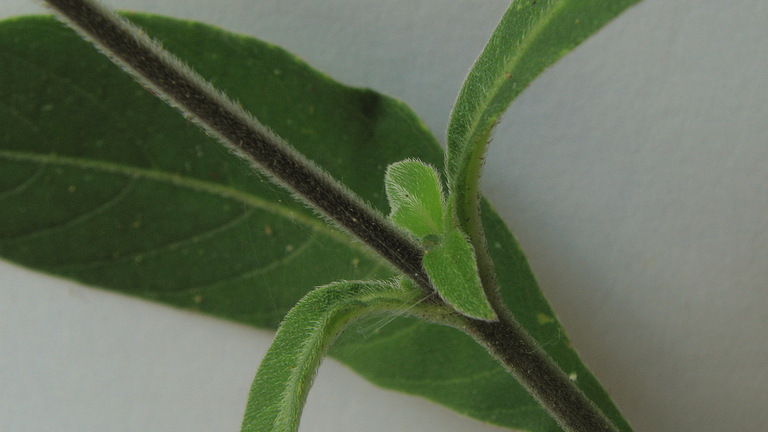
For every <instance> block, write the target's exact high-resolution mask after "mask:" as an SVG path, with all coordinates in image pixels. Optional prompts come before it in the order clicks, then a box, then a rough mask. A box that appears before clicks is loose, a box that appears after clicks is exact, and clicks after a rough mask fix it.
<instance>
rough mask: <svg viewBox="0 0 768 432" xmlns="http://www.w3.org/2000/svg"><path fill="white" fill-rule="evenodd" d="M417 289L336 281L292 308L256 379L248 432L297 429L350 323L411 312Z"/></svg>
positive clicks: (244, 428) (245, 421) (245, 431)
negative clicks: (315, 382) (321, 372)
mask: <svg viewBox="0 0 768 432" xmlns="http://www.w3.org/2000/svg"><path fill="white" fill-rule="evenodd" d="M416 293H417V291H412V290H408V289H406V288H404V286H403V285H401V284H399V283H397V282H392V281H368V282H336V283H332V284H329V285H326V286H323V287H319V288H317V289H315V290H313V291H311V292H310V293H309V294H307V295H306V296H305V297H304V298H302V299H301V301H299V303H298V304H297V305H296V306H295V307H294V308H293V309H291V310H290V312H288V315H286V316H285V319H284V320H283V322H282V324H280V328H279V329H278V330H277V334H276V335H275V340H274V342H273V343H272V346H271V347H270V348H269V351H267V354H266V356H265V357H264V360H262V362H261V365H260V366H259V370H258V372H257V373H256V378H255V379H254V380H253V385H252V386H251V392H250V395H249V397H248V404H247V406H246V410H245V417H244V418H243V425H242V429H241V430H242V431H243V432H292V431H296V430H297V429H298V426H299V419H300V417H301V411H302V409H303V407H304V402H305V401H306V399H307V393H308V392H309V388H310V387H311V386H312V381H313V380H314V377H315V373H316V372H317V368H318V367H319V366H320V362H321V361H322V359H323V357H324V356H325V354H326V352H327V351H328V348H329V347H330V345H331V344H332V343H333V341H334V340H335V339H336V337H337V336H338V335H339V334H340V333H341V332H342V331H343V330H344V328H345V327H346V326H347V325H349V323H350V322H351V321H353V320H355V319H357V318H359V317H361V316H363V315H370V314H375V313H381V312H384V311H398V310H405V309H408V308H410V307H411V306H413V305H414V304H415V303H417V302H418V300H417V298H416Z"/></svg>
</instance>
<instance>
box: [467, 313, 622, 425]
mask: <svg viewBox="0 0 768 432" xmlns="http://www.w3.org/2000/svg"><path fill="white" fill-rule="evenodd" d="M505 312H506V311H505ZM497 314H498V315H499V321H492V322H489V321H482V320H474V319H466V320H465V324H464V327H463V328H462V330H464V331H465V332H466V333H468V334H469V335H471V336H472V337H474V338H475V340H476V341H478V342H479V343H480V344H481V345H483V346H484V347H485V348H486V349H487V350H488V351H489V352H490V353H491V354H492V355H493V356H494V357H495V358H496V359H497V360H498V361H499V362H500V363H501V364H502V365H503V366H504V368H505V369H507V371H509V373H511V374H512V375H513V376H514V377H515V378H516V379H517V380H518V381H519V382H520V383H521V384H522V385H523V387H525V389H526V390H528V392H529V393H530V394H531V395H532V396H533V397H534V398H536V400H538V401H539V403H540V404H541V405H542V406H543V407H544V408H545V409H546V410H547V411H548V412H549V413H550V415H552V417H553V418H554V419H555V420H556V421H557V422H558V423H559V424H560V426H561V427H562V428H563V429H564V430H566V431H573V432H586V431H589V432H618V431H619V429H618V428H617V427H616V426H615V425H614V424H613V423H612V422H611V421H610V420H609V419H608V418H607V417H606V416H605V414H603V413H602V411H600V409H599V408H598V407H597V406H595V404H594V403H593V402H592V401H591V400H590V399H589V398H588V397H587V396H586V395H585V394H584V392H582V391H581V389H579V388H578V386H576V384H575V383H574V382H573V381H571V380H570V379H568V377H567V376H566V375H565V373H564V372H563V371H562V370H561V369H560V367H559V366H558V365H557V364H556V363H555V362H554V360H552V359H551V358H550V357H549V355H548V354H547V353H546V352H545V351H544V349H543V348H541V347H540V346H539V345H538V344H537V343H536V341H535V340H534V339H533V338H532V337H531V336H530V335H529V334H528V332H526V331H525V330H524V329H523V328H522V327H521V326H520V325H519V324H518V323H517V322H516V321H515V320H514V319H512V317H511V316H509V314H508V313H506V314H505V313H499V311H497Z"/></svg>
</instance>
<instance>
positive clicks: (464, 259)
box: [424, 229, 497, 321]
mask: <svg viewBox="0 0 768 432" xmlns="http://www.w3.org/2000/svg"><path fill="white" fill-rule="evenodd" d="M424 268H425V269H426V270H427V274H428V275H429V278H430V279H431V280H432V283H434V285H435V289H437V292H438V293H439V294H440V297H442V298H443V300H445V301H446V302H447V303H448V304H449V305H451V306H453V307H454V308H455V309H456V310H457V311H459V312H461V313H463V314H465V315H467V316H470V317H473V318H477V319H482V320H487V321H493V320H496V319H497V316H496V312H494V311H493V308H492V307H491V305H490V303H489V302H488V298H487V297H486V296H485V291H484V290H483V286H482V284H481V283H480V276H479V275H478V273H477V265H476V264H475V253H474V251H473V250H472V246H471V245H470V244H469V243H468V242H467V240H466V239H465V238H464V236H463V235H462V234H461V233H460V232H459V231H458V230H455V229H454V230H450V231H448V232H447V233H446V234H445V235H444V236H443V239H442V241H441V242H440V244H439V245H438V246H436V247H435V248H434V249H432V250H431V251H429V252H427V253H426V254H425V255H424Z"/></svg>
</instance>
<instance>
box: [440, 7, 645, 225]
mask: <svg viewBox="0 0 768 432" xmlns="http://www.w3.org/2000/svg"><path fill="white" fill-rule="evenodd" d="M639 1H640V0H610V1H605V0H520V1H513V2H512V4H511V5H510V6H509V9H508V10H507V12H506V13H505V14H504V17H503V18H502V19H501V22H500V23H499V25H498V26H497V27H496V30H495V31H494V32H493V35H492V36H491V39H490V41H489V42H488V44H487V45H486V47H485V49H484V50H483V52H482V54H481V55H480V57H479V58H478V59H477V60H476V61H475V64H474V66H473V67H472V70H471V71H470V72H469V76H468V77H467V79H466V81H465V82H464V86H463V88H462V89H461V92H460V93H459V97H458V100H457V101H456V104H455V105H454V107H453V112H452V113H451V121H450V124H449V125H448V152H447V155H446V171H447V177H448V185H449V189H450V191H451V193H452V194H457V196H456V200H457V207H456V211H457V212H458V213H459V220H462V219H464V218H465V216H467V215H466V214H465V213H470V212H474V211H475V205H476V204H475V203H476V201H475V200H476V195H477V179H478V177H479V176H480V169H481V166H482V158H483V156H484V155H485V150H486V147H487V144H488V140H489V139H490V136H491V132H492V129H493V127H494V126H495V125H496V123H498V121H499V117H500V116H501V114H502V113H503V112H504V111H505V110H506V109H507V107H508V106H509V104H510V103H511V102H512V100H513V99H515V97H517V96H518V95H519V94H520V93H521V92H522V91H523V90H525V88H526V87H528V85H529V84H530V83H531V81H533V80H534V78H536V77H537V76H538V75H539V74H540V73H541V72H543V71H544V70H545V69H546V68H548V67H549V66H551V65H552V64H553V63H555V62H556V61H557V60H558V59H559V58H561V57H562V56H564V55H565V54H567V53H568V52H569V51H570V50H572V49H573V48H575V47H576V46H577V45H578V44H579V43H581V42H582V41H584V39H586V38H587V37H589V36H590V35H592V34H593V33H595V32H596V31H598V30H599V29H600V28H602V27H603V26H604V25H605V24H606V23H608V22H609V21H610V20H612V19H613V18H615V17H616V16H617V15H619V14H620V13H621V12H623V11H624V10H625V9H626V8H628V7H629V6H631V5H633V4H635V3H637V2H639Z"/></svg>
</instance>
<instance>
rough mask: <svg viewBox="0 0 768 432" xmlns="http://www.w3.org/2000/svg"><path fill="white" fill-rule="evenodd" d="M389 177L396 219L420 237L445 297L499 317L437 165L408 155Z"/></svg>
mask: <svg viewBox="0 0 768 432" xmlns="http://www.w3.org/2000/svg"><path fill="white" fill-rule="evenodd" d="M384 183H385V186H386V193H387V199H388V200H389V205H390V207H391V213H390V219H392V221H393V222H394V223H395V224H396V225H398V226H400V227H402V228H405V229H406V230H408V231H409V232H411V233H412V234H413V235H414V236H416V237H418V239H419V241H420V243H421V245H422V247H423V248H424V269H425V270H426V271H427V275H429V278H430V280H431V281H432V284H433V285H434V286H435V289H436V290H437V292H438V293H439V294H440V297H442V299H443V300H445V302H446V303H448V304H449V305H451V306H452V307H453V308H454V309H456V310H457V311H458V312H461V313H462V314H464V315H467V316H470V317H472V318H477V319H482V320H488V321H493V320H496V319H497V316H496V312H494V310H493V308H492V307H491V305H490V303H488V299H487V297H486V295H485V291H484V290H483V286H482V283H481V282H480V276H479V274H478V270H477V264H476V262H475V252H474V249H473V248H472V245H471V244H470V243H469V241H468V240H467V239H466V237H465V236H464V234H463V233H462V232H461V231H459V229H458V228H457V227H456V225H455V224H454V223H453V214H452V213H453V212H452V210H451V208H452V205H451V203H452V199H451V198H449V199H448V200H446V199H445V197H444V195H443V190H442V187H441V185H440V178H439V175H438V173H437V171H436V170H435V169H434V168H433V167H432V166H430V165H427V164H425V163H423V162H421V161H419V160H415V159H407V160H404V161H400V162H397V163H394V164H392V165H390V166H389V167H387V173H386V176H385V177H384Z"/></svg>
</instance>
